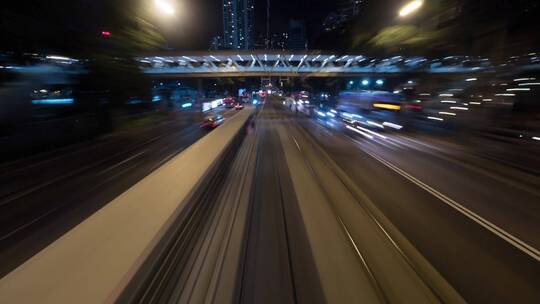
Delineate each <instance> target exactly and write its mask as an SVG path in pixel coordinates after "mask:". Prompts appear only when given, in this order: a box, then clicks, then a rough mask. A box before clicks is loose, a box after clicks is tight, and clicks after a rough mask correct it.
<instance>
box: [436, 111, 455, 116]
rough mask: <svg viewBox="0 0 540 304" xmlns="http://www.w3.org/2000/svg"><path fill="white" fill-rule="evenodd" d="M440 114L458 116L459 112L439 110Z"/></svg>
mask: <svg viewBox="0 0 540 304" xmlns="http://www.w3.org/2000/svg"><path fill="white" fill-rule="evenodd" d="M439 114H440V115H450V116H456V115H457V114H456V113H452V112H439Z"/></svg>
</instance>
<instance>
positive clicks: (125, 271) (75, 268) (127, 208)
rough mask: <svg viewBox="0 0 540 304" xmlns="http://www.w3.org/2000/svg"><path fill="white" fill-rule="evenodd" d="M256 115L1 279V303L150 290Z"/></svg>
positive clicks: (83, 299) (234, 122)
mask: <svg viewBox="0 0 540 304" xmlns="http://www.w3.org/2000/svg"><path fill="white" fill-rule="evenodd" d="M253 111H254V110H253V109H250V108H246V109H245V110H243V111H241V112H239V113H238V114H237V115H235V116H234V117H232V118H231V119H229V120H228V121H227V122H225V123H224V124H223V125H222V126H220V127H219V128H217V129H216V130H214V131H213V132H212V133H210V134H209V135H207V136H205V137H203V138H202V139H201V140H199V141H198V142H196V143H195V144H193V145H192V146H191V147H189V148H188V149H186V150H185V151H184V152H182V153H181V154H179V155H177V156H176V157H175V158H173V159H172V160H171V161H169V162H168V163H166V164H165V165H163V166H162V167H160V168H159V169H157V170H156V171H154V172H153V173H152V174H150V175H149V176H147V177H146V178H144V179H143V180H141V181H140V182H138V183H137V184H135V185H134V186H133V187H131V188H130V189H128V190H127V191H126V192H124V193H123V194H121V195H120V196H119V197H117V198H116V199H114V200H113V201H112V202H110V203H109V204H108V205H106V206H105V207H104V208H102V209H101V210H99V211H98V212H96V213H94V214H93V215H92V216H91V217H89V218H88V219H86V220H85V221H84V222H82V223H81V224H79V225H78V226H77V227H75V228H73V229H72V230H71V231H69V232H68V233H66V234H65V235H64V236H62V237H61V238H60V239H58V240H57V241H55V242H54V243H52V244H51V245H49V246H48V247H47V248H45V249H44V250H42V251H41V252H40V253H38V254H37V255H35V256H34V257H32V258H31V259H29V260H28V261H26V262H25V263H24V264H22V265H21V266H19V267H18V268H17V269H15V270H14V271H12V272H11V273H9V274H8V275H7V276H5V277H4V278H2V279H1V280H0V303H103V302H113V301H116V300H117V299H118V298H119V297H120V296H121V294H122V292H123V290H124V289H125V288H126V287H128V288H135V289H136V288H137V286H144V283H141V282H145V280H144V278H145V277H146V276H145V273H146V274H148V271H150V270H151V269H152V268H151V267H149V265H150V266H151V265H152V263H154V262H155V261H156V260H155V258H156V257H159V256H160V252H162V251H163V248H164V246H166V245H165V244H166V240H167V239H168V238H169V237H170V236H171V233H173V232H174V231H175V229H174V227H177V225H178V223H181V222H182V221H183V219H185V218H186V216H189V213H190V212H191V211H190V210H193V205H194V204H195V203H193V201H194V199H196V198H197V197H199V196H200V195H202V194H203V193H204V189H205V187H207V186H203V185H205V183H206V182H208V181H209V180H211V179H212V178H217V177H214V175H215V174H216V172H219V171H220V170H223V168H222V167H221V166H222V165H223V164H224V163H226V162H223V160H225V159H227V157H231V156H230V155H232V154H231V153H234V150H235V148H236V147H237V146H238V145H237V143H238V140H239V139H240V138H241V137H242V134H243V130H244V127H245V125H246V123H247V122H248V121H249V119H250V117H251V115H252V113H253ZM149 258H150V259H149ZM130 282H131V283H130ZM141 284H142V285H141Z"/></svg>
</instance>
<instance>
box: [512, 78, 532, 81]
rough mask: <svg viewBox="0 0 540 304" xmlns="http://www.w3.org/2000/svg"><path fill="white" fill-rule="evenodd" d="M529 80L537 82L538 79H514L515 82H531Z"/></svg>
mask: <svg viewBox="0 0 540 304" xmlns="http://www.w3.org/2000/svg"><path fill="white" fill-rule="evenodd" d="M529 80H536V78H516V79H514V81H515V82H520V81H529Z"/></svg>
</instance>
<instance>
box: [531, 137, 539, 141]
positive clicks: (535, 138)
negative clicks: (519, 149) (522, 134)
mask: <svg viewBox="0 0 540 304" xmlns="http://www.w3.org/2000/svg"><path fill="white" fill-rule="evenodd" d="M532 139H534V140H538V141H540V137H536V136H534V137H533V138H532Z"/></svg>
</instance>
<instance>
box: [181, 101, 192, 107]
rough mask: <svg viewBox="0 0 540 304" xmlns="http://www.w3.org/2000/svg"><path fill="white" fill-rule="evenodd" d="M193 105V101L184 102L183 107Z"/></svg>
mask: <svg viewBox="0 0 540 304" xmlns="http://www.w3.org/2000/svg"><path fill="white" fill-rule="evenodd" d="M192 105H193V104H192V103H191V102H188V103H184V104H183V105H182V108H189V107H191V106H192Z"/></svg>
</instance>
